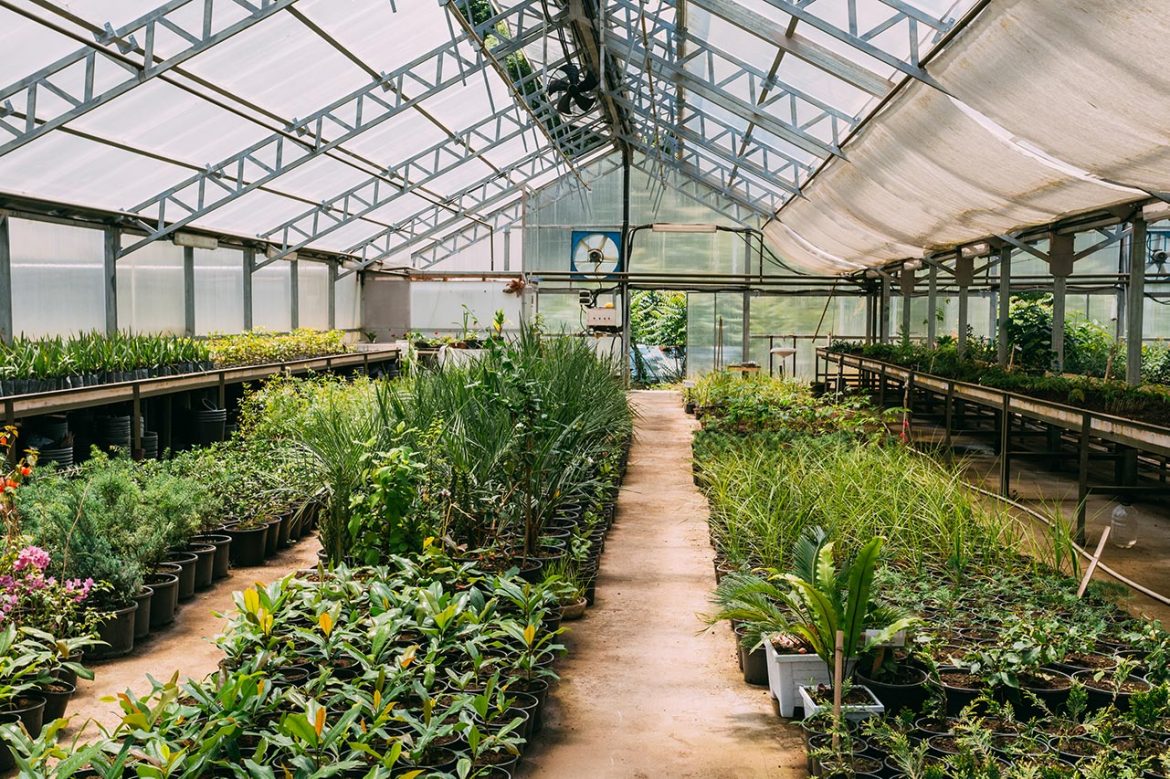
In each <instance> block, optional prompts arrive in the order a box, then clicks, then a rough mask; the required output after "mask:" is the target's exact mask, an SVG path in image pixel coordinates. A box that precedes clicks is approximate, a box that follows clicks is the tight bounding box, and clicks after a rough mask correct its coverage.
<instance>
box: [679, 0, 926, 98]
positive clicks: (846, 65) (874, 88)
mask: <svg viewBox="0 0 1170 779" xmlns="http://www.w3.org/2000/svg"><path fill="white" fill-rule="evenodd" d="M691 2H692V3H693V4H694V5H696V6H698V7H699V8H702V9H703V10H705V11H707V12H709V13H711V14H714V15H715V16H718V17H719V18H721V19H723V20H724V21H725V22H728V23H730V24H732V25H735V26H736V27H738V28H740V29H741V30H743V31H744V32H747V33H749V34H751V35H754V36H756V37H758V38H761V39H762V40H765V41H767V42H768V43H770V44H772V45H773V46H776V47H778V48H780V49H783V50H784V51H786V52H788V53H789V54H791V55H792V56H794V57H796V58H797V59H801V60H804V61H805V62H807V63H808V64H809V65H812V66H813V67H815V68H817V69H819V70H822V71H824V72H825V73H828V74H830V75H832V76H835V77H836V78H839V79H841V80H842V81H844V82H845V83H847V84H851V85H853V86H854V87H856V88H858V89H860V90H862V91H865V92H868V93H869V94H871V95H873V96H874V97H885V96H886V95H887V94H889V92H890V90H891V89H893V88H894V85H893V83H891V82H890V81H889V80H887V79H885V78H883V77H882V76H880V75H878V74H877V73H874V72H873V71H872V70H869V69H868V68H865V67H863V66H861V65H859V64H857V63H856V62H854V61H853V60H851V59H849V58H848V57H845V56H844V55H841V54H838V53H837V52H835V51H832V50H831V49H827V48H825V47H824V46H822V45H821V44H819V43H816V42H814V41H811V40H809V39H808V38H805V37H804V36H802V35H799V34H796V33H793V34H792V35H789V34H788V31H787V30H786V29H785V26H784V25H783V24H781V23H779V22H776V21H774V20H773V19H770V18H768V17H766V16H764V15H763V14H758V13H756V12H755V11H752V10H749V9H747V8H744V7H743V6H742V5H739V4H738V3H735V2H732V0H691ZM766 2H771V3H772V5H776V6H778V7H779V6H780V5H789V4H788V3H782V2H779V0H777V2H773V0H766ZM851 5H852V4H851ZM794 7H795V5H794ZM782 10H783V9H782ZM798 10H800V11H801V13H802V14H803V16H801V17H797V15H796V14H795V13H793V14H791V15H792V16H793V17H794V18H800V19H801V21H805V19H804V17H805V16H808V17H812V16H813V14H812V13H811V12H809V11H805V10H804V9H803V8H798ZM786 13H788V12H787V11H786ZM814 18H816V17H814ZM814 26H815V25H814ZM854 37H856V36H854ZM856 40H857V42H856V43H852V42H851V43H850V45H853V46H854V47H855V48H858V49H861V50H863V51H865V50H866V49H870V50H874V51H878V52H881V50H880V49H878V48H877V47H876V46H874V45H872V44H870V43H867V42H865V41H862V40H861V39H860V38H857V39H856ZM863 46H864V48H863ZM866 53H869V52H868V51H866ZM881 53H883V54H884V52H881ZM887 56H889V55H887ZM895 60H896V58H895ZM882 61H883V62H884V61H885V60H884V59H883V60H882ZM896 61H897V62H898V64H899V65H901V64H903V63H902V62H901V60H896ZM887 64H890V63H887Z"/></svg>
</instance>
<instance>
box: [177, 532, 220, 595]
mask: <svg viewBox="0 0 1170 779" xmlns="http://www.w3.org/2000/svg"><path fill="white" fill-rule="evenodd" d="M184 551H186V552H190V553H191V554H194V555H195V557H196V558H197V559H196V560H195V589H196V590H206V589H209V588H210V587H211V584H212V582H213V581H214V580H215V544H208V543H198V542H192V543H190V544H188V545H187V548H186V549H185V550H184Z"/></svg>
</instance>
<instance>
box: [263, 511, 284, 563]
mask: <svg viewBox="0 0 1170 779" xmlns="http://www.w3.org/2000/svg"><path fill="white" fill-rule="evenodd" d="M279 551H280V517H276V518H275V519H272V520H269V522H268V535H266V536H265V537H264V557H266V558H268V557H272V556H273V555H275V554H276V553H277V552H279Z"/></svg>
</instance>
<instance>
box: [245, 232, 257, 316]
mask: <svg viewBox="0 0 1170 779" xmlns="http://www.w3.org/2000/svg"><path fill="white" fill-rule="evenodd" d="M255 269H256V250H255V249H244V330H245V331H247V330H251V329H252V272H253V271H254V270H255Z"/></svg>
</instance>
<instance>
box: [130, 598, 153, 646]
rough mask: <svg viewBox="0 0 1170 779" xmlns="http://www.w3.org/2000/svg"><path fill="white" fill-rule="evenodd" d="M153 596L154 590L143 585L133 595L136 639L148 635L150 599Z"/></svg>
mask: <svg viewBox="0 0 1170 779" xmlns="http://www.w3.org/2000/svg"><path fill="white" fill-rule="evenodd" d="M153 597H154V590H152V589H150V588H149V587H145V586H144V587H143V588H142V591H141V592H139V593H138V594H137V595H135V596H134V604H135V606H136V607H137V611H136V612H135V614H134V640H135V641H137V640H139V639H142V638H146V637H147V636H149V635H150V601H151V600H152V599H153Z"/></svg>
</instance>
